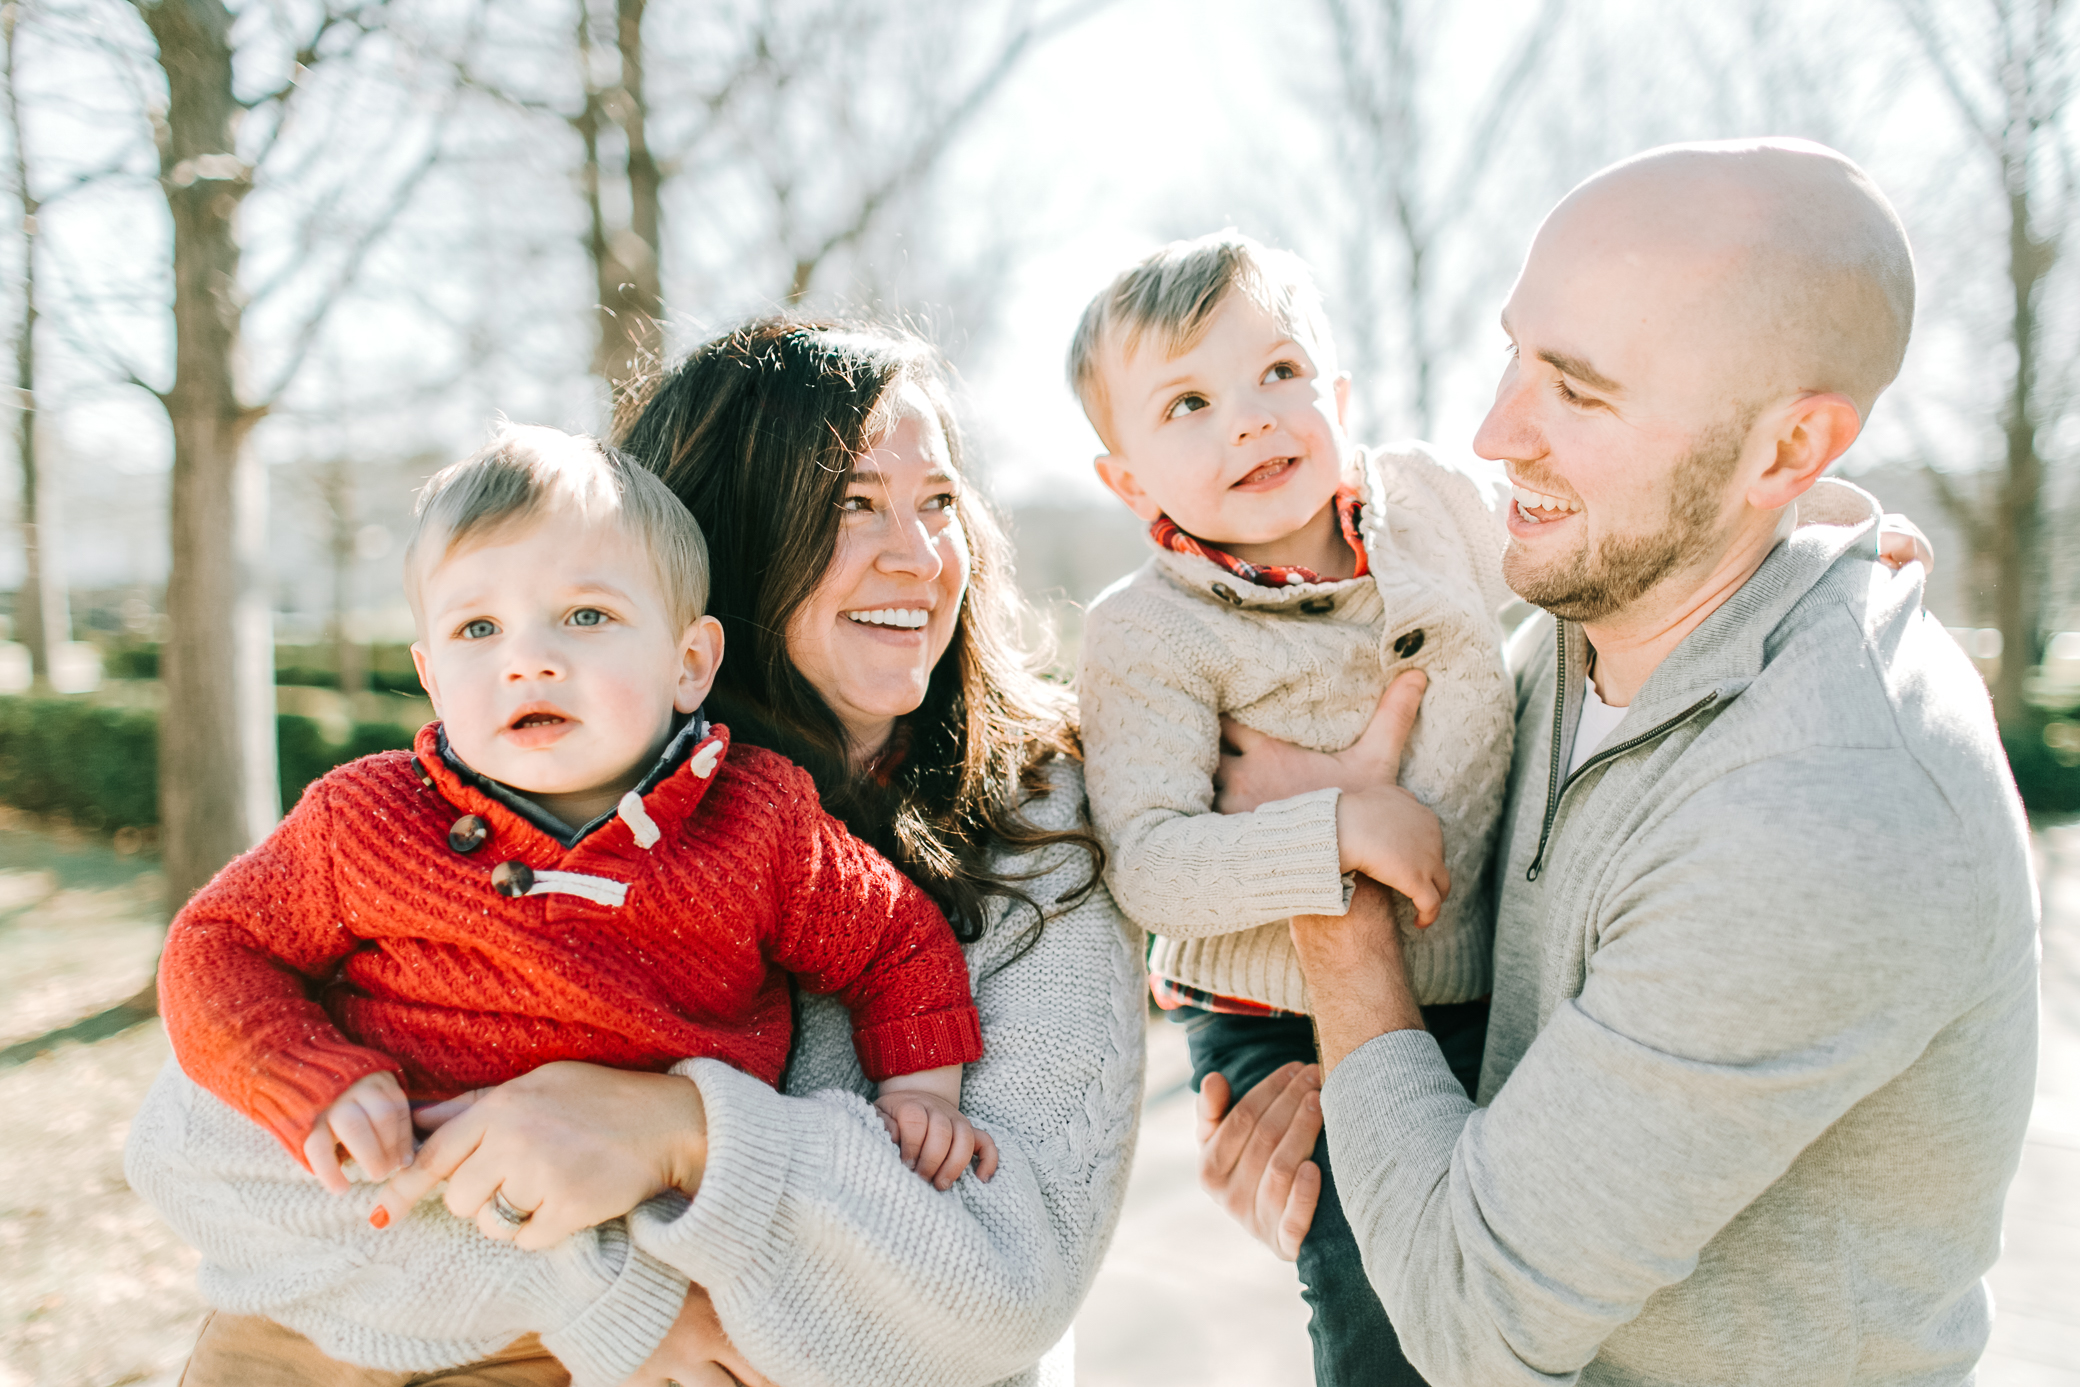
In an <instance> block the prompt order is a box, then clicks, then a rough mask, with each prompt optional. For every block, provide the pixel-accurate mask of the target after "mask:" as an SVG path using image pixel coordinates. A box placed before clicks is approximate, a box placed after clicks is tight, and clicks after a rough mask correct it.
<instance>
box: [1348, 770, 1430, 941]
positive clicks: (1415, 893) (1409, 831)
mask: <svg viewBox="0 0 2080 1387" xmlns="http://www.w3.org/2000/svg"><path fill="white" fill-rule="evenodd" d="M1336 844H1337V848H1338V850H1339V853H1340V855H1341V856H1342V859H1343V862H1342V865H1343V869H1344V870H1345V871H1347V872H1363V873H1364V874H1365V875H1366V876H1369V877H1371V878H1372V879H1373V880H1374V881H1376V882H1378V883H1379V884H1380V885H1382V886H1391V887H1393V888H1394V889H1395V890H1396V891H1399V892H1400V893H1401V894H1402V895H1404V896H1406V897H1408V900H1409V904H1411V905H1413V906H1414V907H1415V908H1416V925H1417V927H1418V928H1421V927H1423V926H1427V925H1429V924H1430V923H1431V922H1433V921H1434V920H1436V919H1437V911H1438V907H1439V906H1441V905H1443V904H1444V898H1445V896H1446V895H1447V894H1448V893H1449V892H1450V891H1451V889H1452V874H1451V873H1450V872H1448V871H1446V870H1445V865H1444V829H1443V827H1442V826H1441V825H1439V823H1438V822H1437V815H1435V814H1433V813H1431V812H1430V810H1429V809H1428V808H1427V807H1426V806H1425V805H1424V804H1423V802H1422V801H1421V800H1419V799H1417V798H1416V797H1415V796H1414V795H1412V794H1410V793H1409V792H1408V791H1406V790H1404V789H1402V788H1401V787H1400V786H1399V785H1376V786H1374V787H1372V788H1371V789H1369V790H1355V791H1353V790H1346V791H1344V793H1343V795H1342V796H1341V797H1340V798H1339V799H1338V800H1337V801H1336Z"/></svg>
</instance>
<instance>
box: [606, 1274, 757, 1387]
mask: <svg viewBox="0 0 2080 1387" xmlns="http://www.w3.org/2000/svg"><path fill="white" fill-rule="evenodd" d="M667 1383H676V1384H678V1387H731V1384H740V1387H773V1383H772V1381H771V1380H770V1379H769V1378H766V1377H764V1376H761V1375H760V1374H759V1373H758V1372H756V1371H755V1370H754V1369H753V1368H752V1366H751V1365H750V1364H749V1363H746V1362H745V1361H744V1355H743V1354H741V1353H738V1352H737V1346H736V1345H735V1344H732V1343H731V1342H730V1341H729V1335H727V1334H725V1333H723V1332H722V1321H721V1320H719V1319H717V1318H716V1317H715V1303H714V1302H713V1301H711V1300H709V1299H708V1293H707V1292H706V1291H704V1290H702V1289H701V1288H700V1287H699V1286H693V1287H689V1288H688V1289H687V1292H686V1304H685V1305H683V1306H681V1307H680V1310H679V1318H678V1319H676V1320H674V1321H673V1322H672V1327H671V1329H670V1330H669V1331H667V1332H666V1334H665V1336H664V1342H663V1343H661V1344H659V1345H658V1346H657V1351H656V1352H655V1353H653V1354H651V1355H650V1356H649V1357H648V1358H646V1359H644V1360H643V1364H642V1366H641V1367H639V1368H637V1369H636V1370H635V1372H633V1373H631V1374H630V1375H629V1378H628V1380H627V1382H625V1383H624V1384H623V1385H622V1387H666V1384H667Z"/></svg>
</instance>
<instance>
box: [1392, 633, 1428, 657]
mask: <svg viewBox="0 0 2080 1387" xmlns="http://www.w3.org/2000/svg"><path fill="white" fill-rule="evenodd" d="M1422 648H1423V628H1422V627H1420V626H1418V627H1416V629H1415V630H1413V631H1408V632H1405V633H1403V634H1402V635H1401V636H1400V638H1398V639H1397V640H1396V641H1395V642H1394V653H1395V654H1396V655H1399V656H1400V657H1401V658H1402V659H1404V660H1406V659H1407V658H1408V657H1409V656H1411V655H1413V654H1415V653H1416V652H1417V651H1418V650H1421V649H1422Z"/></svg>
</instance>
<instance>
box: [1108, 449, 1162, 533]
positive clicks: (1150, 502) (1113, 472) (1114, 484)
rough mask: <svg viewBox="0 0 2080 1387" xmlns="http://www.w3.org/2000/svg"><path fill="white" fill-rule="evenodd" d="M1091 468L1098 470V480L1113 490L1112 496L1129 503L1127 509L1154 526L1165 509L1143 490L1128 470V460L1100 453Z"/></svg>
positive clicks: (1116, 455)
mask: <svg viewBox="0 0 2080 1387" xmlns="http://www.w3.org/2000/svg"><path fill="white" fill-rule="evenodd" d="M1091 466H1093V467H1095V468H1097V469H1098V480H1099V481H1101V482H1103V483H1105V485H1106V486H1107V487H1109V488H1111V490H1112V494H1113V495H1115V496H1117V497H1119V499H1120V500H1122V501H1125V502H1126V503H1127V509H1128V510H1130V511H1132V512H1134V514H1136V515H1138V516H1140V517H1141V518H1142V519H1143V520H1146V521H1148V522H1149V523H1150V524H1154V523H1155V520H1156V517H1158V516H1160V515H1161V514H1162V513H1163V508H1162V507H1161V506H1159V505H1157V504H1156V498H1155V497H1153V496H1151V495H1149V494H1148V493H1147V492H1146V491H1143V490H1142V489H1141V483H1140V482H1138V481H1136V480H1135V479H1134V474H1133V473H1132V472H1129V471H1128V470H1127V465H1126V460H1125V459H1124V458H1122V457H1121V456H1120V455H1119V454H1117V453H1100V454H1098V456H1097V457H1096V458H1095V459H1093V460H1092V462H1091Z"/></svg>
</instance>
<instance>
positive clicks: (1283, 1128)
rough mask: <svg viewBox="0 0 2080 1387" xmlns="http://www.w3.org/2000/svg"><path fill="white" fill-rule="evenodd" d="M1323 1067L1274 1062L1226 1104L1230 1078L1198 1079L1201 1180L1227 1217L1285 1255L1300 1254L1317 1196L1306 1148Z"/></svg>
mask: <svg viewBox="0 0 2080 1387" xmlns="http://www.w3.org/2000/svg"><path fill="white" fill-rule="evenodd" d="M1321 1088H1322V1071H1321V1069H1320V1068H1319V1067H1317V1066H1315V1065H1312V1064H1309V1065H1301V1064H1298V1063H1294V1064H1287V1065H1284V1066H1282V1067H1281V1068H1278V1069H1275V1070H1273V1071H1272V1072H1271V1073H1270V1074H1269V1075H1268V1076H1266V1077H1265V1078H1264V1079H1263V1080H1261V1081H1260V1082H1259V1083H1258V1084H1257V1086H1256V1087H1255V1088H1253V1089H1251V1090H1250V1091H1249V1092H1248V1093H1247V1094H1246V1095H1245V1096H1244V1097H1243V1099H1242V1101H1241V1102H1240V1103H1237V1104H1236V1105H1235V1106H1234V1108H1233V1109H1232V1110H1230V1109H1229V1107H1228V1096H1229V1095H1228V1081H1227V1079H1226V1078H1224V1077H1223V1076H1221V1075H1219V1074H1209V1075H1207V1076H1206V1081H1205V1082H1204V1083H1202V1084H1201V1085H1200V1086H1199V1183H1200V1184H1201V1185H1204V1186H1205V1187H1206V1192H1207V1193H1208V1194H1210V1195H1212V1196H1213V1197H1214V1200H1215V1202H1216V1203H1218V1204H1219V1205H1220V1206H1221V1207H1222V1208H1223V1209H1226V1210H1227V1211H1228V1215H1229V1217H1231V1218H1233V1219H1234V1220H1235V1221H1236V1222H1237V1223H1240V1224H1241V1225H1242V1226H1243V1227H1244V1228H1246V1229H1248V1230H1249V1234H1250V1236H1251V1237H1253V1238H1255V1239H1256V1240H1257V1241H1258V1242H1260V1243H1262V1244H1264V1246H1266V1247H1268V1248H1270V1249H1271V1250H1272V1252H1274V1253H1276V1254H1277V1255H1278V1256H1279V1257H1280V1258H1281V1259H1282V1260H1284V1261H1288V1262H1290V1261H1292V1260H1293V1259H1294V1258H1296V1257H1298V1256H1299V1255H1300V1240H1301V1239H1302V1238H1305V1237H1306V1236H1307V1230H1308V1228H1309V1227H1311V1226H1312V1225H1313V1223H1314V1210H1315V1205H1317V1204H1318V1203H1320V1202H1321V1198H1322V1169H1321V1167H1320V1166H1318V1165H1316V1164H1315V1163H1314V1162H1313V1161H1311V1160H1309V1159H1308V1157H1309V1155H1310V1154H1311V1153H1312V1152H1313V1151H1314V1143H1315V1138H1317V1137H1319V1136H1320V1135H1321V1134H1322V1096H1321Z"/></svg>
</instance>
